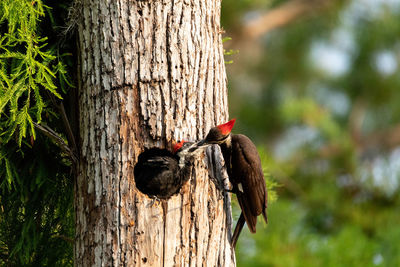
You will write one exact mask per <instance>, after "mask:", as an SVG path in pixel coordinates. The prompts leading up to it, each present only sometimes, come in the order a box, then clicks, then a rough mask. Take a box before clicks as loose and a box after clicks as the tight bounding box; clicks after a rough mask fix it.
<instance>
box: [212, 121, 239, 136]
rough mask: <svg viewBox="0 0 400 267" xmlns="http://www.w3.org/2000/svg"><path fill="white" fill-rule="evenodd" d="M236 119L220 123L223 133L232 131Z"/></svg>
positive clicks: (219, 127) (219, 126)
mask: <svg viewBox="0 0 400 267" xmlns="http://www.w3.org/2000/svg"><path fill="white" fill-rule="evenodd" d="M235 121H236V119H232V120H230V121H228V122H227V123H224V124H221V125H218V126H217V128H218V129H219V130H220V131H221V133H222V134H223V135H227V134H229V133H230V132H231V131H232V128H233V125H234V124H235Z"/></svg>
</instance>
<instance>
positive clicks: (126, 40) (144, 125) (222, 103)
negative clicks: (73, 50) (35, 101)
mask: <svg viewBox="0 0 400 267" xmlns="http://www.w3.org/2000/svg"><path fill="white" fill-rule="evenodd" d="M81 2H82V3H81V4H82V6H81V7H80V10H81V11H82V16H81V18H82V19H81V21H80V24H79V46H80V47H79V49H80V57H81V58H80V64H81V65H80V66H79V73H80V75H81V78H80V80H81V81H80V82H81V83H80V85H79V96H78V98H79V109H80V110H79V125H80V132H79V134H80V144H79V145H80V153H79V154H80V159H79V166H78V177H77V182H76V189H75V191H76V194H75V206H76V241H75V264H76V266H203V265H204V266H233V265H235V257H234V251H233V249H232V248H231V246H230V242H229V240H230V236H231V228H230V227H231V213H230V198H229V196H228V194H226V193H224V191H223V190H222V189H223V188H222V186H220V184H221V182H222V178H221V177H223V175H222V174H223V172H222V168H221V165H220V157H219V156H220V153H219V152H218V151H212V150H209V151H208V153H207V155H204V156H203V157H202V158H200V159H198V160H196V161H195V164H194V168H193V169H192V175H191V177H190V180H189V181H188V182H187V183H185V185H184V186H183V187H182V189H181V191H180V192H179V194H177V195H174V196H172V197H171V198H169V199H168V200H166V201H159V200H154V199H152V198H150V197H148V196H147V195H145V194H143V193H141V192H139V191H138V190H137V188H136V187H135V181H134V174H133V168H134V166H135V164H136V161H137V158H138V156H139V154H140V153H141V152H142V151H143V150H144V149H145V148H150V147H153V146H156V147H161V148H170V147H171V143H172V141H173V140H181V139H185V140H198V139H200V138H202V137H203V136H204V134H205V133H206V131H207V130H208V129H209V128H210V127H212V126H214V125H216V124H219V123H222V122H224V121H226V120H227V119H228V110H227V105H228V102H227V88H226V77H225V66H224V59H223V48H222V42H221V28H220V24H219V20H220V1H214V0H186V1H174V0H171V1H166V0H164V1H127V0H115V1H104V0H97V1H94V0H91V1H90V0H81ZM214 149H216V150H217V148H214ZM214 152H215V153H214ZM214 178H215V179H214Z"/></svg>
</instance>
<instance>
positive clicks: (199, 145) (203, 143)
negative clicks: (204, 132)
mask: <svg viewBox="0 0 400 267" xmlns="http://www.w3.org/2000/svg"><path fill="white" fill-rule="evenodd" d="M206 145H207V144H206V140H205V139H203V140H201V141H199V142H197V146H198V147H201V146H206Z"/></svg>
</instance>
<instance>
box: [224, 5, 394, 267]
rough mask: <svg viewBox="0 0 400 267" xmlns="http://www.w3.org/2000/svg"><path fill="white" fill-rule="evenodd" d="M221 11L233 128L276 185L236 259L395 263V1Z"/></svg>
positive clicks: (243, 261) (316, 263) (292, 263)
mask: <svg viewBox="0 0 400 267" xmlns="http://www.w3.org/2000/svg"><path fill="white" fill-rule="evenodd" d="M304 3H308V4H309V5H303V4H304ZM276 14H278V15H276ZM222 17H223V19H222V25H223V27H224V29H225V31H226V33H225V35H226V36H229V37H231V38H232V40H230V41H228V42H225V47H226V51H227V52H229V51H230V50H232V51H233V52H234V51H236V50H239V52H238V53H236V54H235V53H233V55H229V56H227V57H226V59H227V61H233V63H232V64H228V65H227V73H228V83H229V100H230V105H229V110H230V115H231V117H237V119H238V120H237V124H236V125H235V129H234V130H235V131H236V132H241V133H244V134H246V135H248V136H250V137H251V138H252V139H253V141H254V142H255V143H256V144H257V145H258V146H259V149H260V150H262V154H263V163H264V166H265V167H266V169H267V172H268V173H269V174H270V175H269V176H270V177H269V178H268V179H269V180H270V181H274V182H277V183H278V184H279V186H278V187H276V188H275V190H276V191H277V194H278V200H277V201H276V202H273V203H271V204H270V205H269V210H268V217H269V220H270V221H269V224H268V225H267V226H265V225H264V226H263V224H262V222H261V220H259V226H258V231H257V233H256V234H255V235H251V234H250V233H249V231H248V229H247V228H246V227H245V229H244V232H243V233H242V236H241V237H240V238H239V242H238V250H237V253H236V255H237V261H238V266H400V227H399V224H400V205H399V204H400V203H399V181H400V146H399V145H400V70H399V62H400V61H399V60H400V1H396V0H351V1H295V0H292V1H290V0H289V1H258V0H254V1H250V0H242V1H237V0H224V1H223V3H222ZM260 18H263V19H260ZM230 54H231V53H230ZM229 63H231V62H229ZM238 215H239V211H238V210H237V208H236V210H235V216H236V218H238Z"/></svg>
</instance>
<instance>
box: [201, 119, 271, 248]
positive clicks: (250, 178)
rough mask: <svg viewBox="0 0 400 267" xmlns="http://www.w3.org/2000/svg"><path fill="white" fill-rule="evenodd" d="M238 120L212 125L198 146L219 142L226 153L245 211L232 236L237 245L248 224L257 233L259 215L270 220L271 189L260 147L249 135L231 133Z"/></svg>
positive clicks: (224, 154) (239, 199)
mask: <svg viewBox="0 0 400 267" xmlns="http://www.w3.org/2000/svg"><path fill="white" fill-rule="evenodd" d="M235 121H236V119H233V120H230V121H229V122H227V123H225V124H221V125H218V126H216V127H214V128H211V129H210V131H209V132H208V134H207V136H206V138H205V139H204V140H202V141H200V142H199V143H198V144H197V145H198V146H202V145H203V146H204V145H209V144H218V145H219V146H220V147H221V151H222V154H223V156H224V160H225V164H226V168H227V172H228V175H229V180H230V182H231V184H232V187H233V188H232V192H233V193H235V194H236V196H237V199H238V202H239V205H240V208H241V209H242V212H241V214H240V217H239V220H238V222H237V224H236V227H235V231H234V233H233V236H232V246H233V247H235V246H236V242H237V239H238V237H239V234H240V232H241V230H242V228H243V226H244V223H245V222H246V223H247V226H248V227H249V229H250V232H252V233H255V232H256V224H257V216H258V215H260V214H262V215H263V217H264V220H265V222H268V220H267V201H268V195H267V189H266V187H265V180H264V173H263V170H262V166H261V160H260V156H259V154H258V152H257V148H256V146H255V145H254V144H253V142H252V141H251V140H250V139H249V138H248V137H247V136H245V135H242V134H231V130H232V128H233V125H234V123H235Z"/></svg>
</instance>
